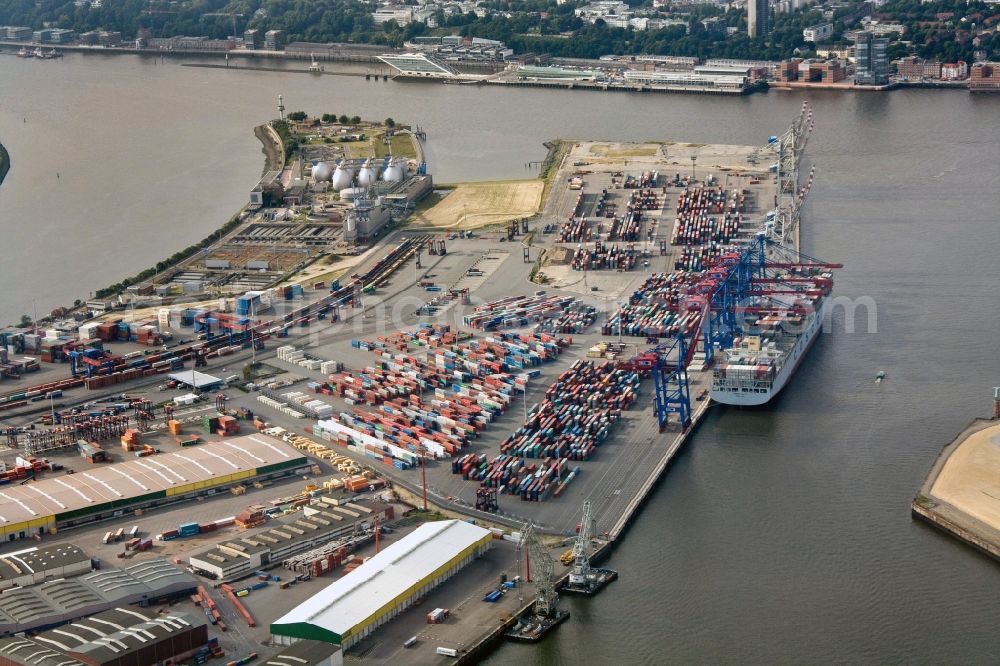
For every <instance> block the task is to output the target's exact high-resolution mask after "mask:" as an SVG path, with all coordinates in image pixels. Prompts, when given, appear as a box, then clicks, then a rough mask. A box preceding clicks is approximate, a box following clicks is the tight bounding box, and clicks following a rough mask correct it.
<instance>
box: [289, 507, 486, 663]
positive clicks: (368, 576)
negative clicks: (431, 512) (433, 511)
mask: <svg viewBox="0 0 1000 666" xmlns="http://www.w3.org/2000/svg"><path fill="white" fill-rule="evenodd" d="M492 545H493V535H492V533H491V532H490V531H489V530H485V529H483V528H481V527H477V526H476V525H471V524H469V523H466V522H463V521H460V520H444V521H440V522H434V523H427V524H424V525H421V526H420V527H418V528H417V529H416V530H414V531H413V533H412V534H410V535H408V536H406V537H405V538H403V539H400V540H399V541H397V542H396V543H394V544H392V545H391V546H389V547H387V548H386V549H385V550H383V551H382V552H380V553H378V554H377V555H375V556H374V557H372V558H371V559H369V560H368V561H367V562H365V563H364V564H362V565H361V566H360V567H358V568H357V569H355V570H354V571H352V572H351V573H349V574H347V575H346V576H344V577H343V578H341V579H340V580H338V581H336V582H334V583H331V584H330V585H328V586H327V587H326V588H324V589H323V590H322V591H321V592H319V593H318V594H316V595H314V596H313V597H311V598H310V599H308V600H306V601H305V602H303V603H301V604H299V605H298V606H296V607H295V608H293V609H292V610H291V611H289V612H288V613H286V614H285V615H284V616H283V617H281V618H279V619H278V620H276V621H275V622H274V623H272V624H271V636H272V638H273V639H274V642H275V643H278V644H279V645H288V644H291V643H294V642H295V641H296V640H298V639H308V640H317V641H323V642H326V643H333V644H335V645H340V646H341V647H342V648H344V649H346V648H348V647H350V646H351V645H353V644H355V643H357V642H358V641H360V640H361V639H363V638H365V637H366V636H368V635H369V634H370V633H371V632H372V631H374V630H375V629H377V628H378V627H380V626H382V625H383V624H385V623H386V622H388V621H389V620H391V619H392V618H394V617H396V616H397V615H399V614H400V613H402V612H403V611H405V610H406V609H407V608H409V607H410V606H411V605H412V604H413V602H414V601H416V600H417V599H419V598H421V597H423V596H424V595H426V594H427V593H428V592H429V591H430V590H432V589H433V588H435V587H437V586H438V585H440V584H441V583H443V582H444V581H446V580H448V579H449V578H451V577H452V576H453V575H454V574H455V573H456V572H458V571H459V570H460V569H461V568H462V567H464V566H465V565H467V564H469V563H470V562H472V560H474V559H475V558H477V557H479V556H480V555H482V554H483V553H485V552H486V551H488V550H489V549H490V548H491V547H492Z"/></svg>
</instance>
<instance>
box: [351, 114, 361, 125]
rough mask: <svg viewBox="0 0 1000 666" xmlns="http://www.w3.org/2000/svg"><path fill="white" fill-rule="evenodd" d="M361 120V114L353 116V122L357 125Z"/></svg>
mask: <svg viewBox="0 0 1000 666" xmlns="http://www.w3.org/2000/svg"><path fill="white" fill-rule="evenodd" d="M360 122H361V116H351V124H352V125H357V124H358V123H360Z"/></svg>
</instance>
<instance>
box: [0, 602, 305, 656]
mask: <svg viewBox="0 0 1000 666" xmlns="http://www.w3.org/2000/svg"><path fill="white" fill-rule="evenodd" d="M207 642H208V626H207V624H206V622H205V618H204V617H195V616H193V615H191V614H189V613H175V612H171V613H168V614H166V615H160V614H159V613H155V612H153V611H149V610H143V609H139V608H134V607H121V608H114V609H111V610H108V611H105V612H103V613H99V614H97V615H95V616H93V617H87V618H84V619H82V620H79V621H77V622H74V623H72V624H68V625H64V626H62V627H59V628H58V629H51V630H49V631H45V632H42V633H40V634H38V635H36V636H32V637H31V638H27V637H25V636H11V637H7V638H0V666H84V665H86V666H147V665H151V664H163V663H168V662H172V660H173V659H174V658H177V657H184V656H186V655H190V654H191V653H192V652H194V651H196V650H197V649H198V648H200V647H201V646H203V645H205V644H206V643H207ZM298 666H301V664H299V665H298Z"/></svg>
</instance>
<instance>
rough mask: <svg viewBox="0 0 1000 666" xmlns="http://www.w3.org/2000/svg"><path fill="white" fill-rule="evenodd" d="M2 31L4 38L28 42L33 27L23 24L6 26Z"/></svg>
mask: <svg viewBox="0 0 1000 666" xmlns="http://www.w3.org/2000/svg"><path fill="white" fill-rule="evenodd" d="M2 32H3V37H4V39H11V40H16V41H19V42H26V41H28V40H30V39H31V28H29V27H27V26H23V25H8V26H4V28H3V30H2Z"/></svg>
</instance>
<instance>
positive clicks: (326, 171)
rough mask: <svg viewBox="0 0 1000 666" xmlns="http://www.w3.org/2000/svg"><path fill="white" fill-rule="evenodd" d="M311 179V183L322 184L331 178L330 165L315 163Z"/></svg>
mask: <svg viewBox="0 0 1000 666" xmlns="http://www.w3.org/2000/svg"><path fill="white" fill-rule="evenodd" d="M312 177H313V181H315V182H317V183H322V182H325V181H328V180H330V179H331V178H332V177H333V171H331V169H330V165H329V164H327V163H326V162H317V163H316V165H315V166H314V167H313V168H312Z"/></svg>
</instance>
